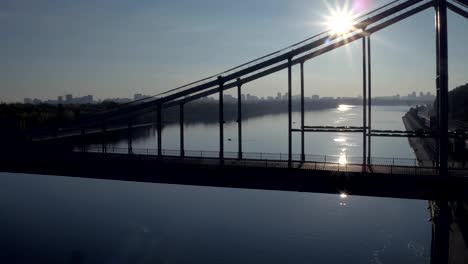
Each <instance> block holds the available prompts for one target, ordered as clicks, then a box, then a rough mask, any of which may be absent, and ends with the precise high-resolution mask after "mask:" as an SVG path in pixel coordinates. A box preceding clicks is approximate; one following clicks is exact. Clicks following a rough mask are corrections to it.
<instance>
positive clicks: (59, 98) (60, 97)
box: [57, 96, 63, 104]
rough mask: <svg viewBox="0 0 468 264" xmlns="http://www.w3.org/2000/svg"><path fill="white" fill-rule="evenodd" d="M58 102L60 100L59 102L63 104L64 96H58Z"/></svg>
mask: <svg viewBox="0 0 468 264" xmlns="http://www.w3.org/2000/svg"><path fill="white" fill-rule="evenodd" d="M57 102H58V103H59V104H63V96H58V97H57Z"/></svg>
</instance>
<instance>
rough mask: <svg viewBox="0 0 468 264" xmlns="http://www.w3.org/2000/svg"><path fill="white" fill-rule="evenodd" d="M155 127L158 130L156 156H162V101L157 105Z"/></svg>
mask: <svg viewBox="0 0 468 264" xmlns="http://www.w3.org/2000/svg"><path fill="white" fill-rule="evenodd" d="M156 122H157V123H156V129H157V132H158V136H157V137H158V158H161V157H162V139H161V138H162V103H158V105H157V120H156Z"/></svg>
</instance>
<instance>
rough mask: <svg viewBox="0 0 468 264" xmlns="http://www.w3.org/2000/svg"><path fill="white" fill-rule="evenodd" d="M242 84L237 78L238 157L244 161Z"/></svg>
mask: <svg viewBox="0 0 468 264" xmlns="http://www.w3.org/2000/svg"><path fill="white" fill-rule="evenodd" d="M241 87H242V82H241V79H240V78H237V140H238V142H237V144H238V154H237V157H238V158H239V159H242V93H241Z"/></svg>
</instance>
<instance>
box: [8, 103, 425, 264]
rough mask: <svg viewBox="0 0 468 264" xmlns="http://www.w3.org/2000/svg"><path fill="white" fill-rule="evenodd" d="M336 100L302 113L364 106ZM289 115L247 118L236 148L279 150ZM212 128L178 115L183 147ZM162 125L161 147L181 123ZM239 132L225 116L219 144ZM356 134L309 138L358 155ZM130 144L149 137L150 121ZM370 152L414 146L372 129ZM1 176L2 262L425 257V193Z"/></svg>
mask: <svg viewBox="0 0 468 264" xmlns="http://www.w3.org/2000/svg"><path fill="white" fill-rule="evenodd" d="M344 108H346V109H344ZM344 108H340V109H333V110H324V111H316V112H308V113H307V114H306V119H307V121H306V124H307V125H359V124H358V122H359V121H361V120H362V114H361V109H360V108H359V107H344ZM407 109H408V107H375V109H374V112H373V117H374V118H375V119H374V122H373V125H374V127H375V128H382V129H384V128H392V129H403V124H402V123H401V117H402V115H403V114H404V113H405V112H406V111H407ZM286 118H287V116H286V115H276V116H264V117H259V118H254V119H249V120H247V121H245V122H244V138H245V144H244V149H245V151H247V152H248V151H255V152H259V151H262V152H280V151H281V152H286V150H287V138H286V134H287V132H286V129H285V128H286V124H287V123H286V122H287V121H286V120H287V119H286ZM294 119H295V122H296V125H298V124H299V116H298V115H296V114H294ZM331 123H333V124H331ZM216 127H217V126H216V125H211V124H195V125H187V127H186V132H187V134H186V148H187V149H195V150H198V149H204V150H217V147H218V146H217V142H218V137H217V136H218V134H217V130H215V129H214V128H216ZM163 134H164V139H163V142H164V147H165V148H169V149H177V148H178V141H177V140H178V137H179V134H178V127H177V126H172V125H170V126H166V127H165V129H164V133H163ZM236 135H237V126H236V124H235V123H228V124H226V138H231V141H227V142H226V148H227V151H236V150H237V149H236V147H237V142H236V141H235V140H236V139H235V138H236ZM296 137H297V138H296V141H295V146H294V148H295V150H299V141H298V139H299V135H296ZM361 137H362V135H360V134H341V133H335V134H323V133H322V134H317V135H315V134H314V135H312V134H307V135H306V138H307V142H306V149H307V152H308V153H309V154H321V155H323V154H327V155H340V154H341V153H346V155H349V156H360V154H361V152H362V150H361V147H362V145H361V144H362V138H361ZM134 144H135V145H136V146H135V147H140V148H154V147H155V139H154V133H153V131H151V130H150V131H148V132H145V134H144V136H141V135H140V136H138V137H137V138H135V140H134ZM115 145H116V146H126V142H125V141H122V142H116V143H115ZM373 155H375V156H385V157H391V156H399V157H407V158H413V157H414V154H413V152H412V150H411V148H410V147H409V146H408V143H407V140H406V139H391V140H382V139H375V140H373ZM0 177H1V178H0V182H1V185H0V186H1V187H0V209H1V210H0V263H263V262H265V263H429V255H430V242H431V233H430V223H429V222H428V221H427V219H428V212H427V209H426V207H427V202H426V201H418V200H404V199H389V198H372V197H358V196H348V197H347V198H340V197H339V195H331V194H330V195H328V194H311V193H296V192H278V191H259V190H242V189H227V188H208V187H193V186H177V185H164V184H148V183H132V182H118V181H104V180H91V179H78V178H68V177H57V176H38V175H24V174H10V173H1V174H0Z"/></svg>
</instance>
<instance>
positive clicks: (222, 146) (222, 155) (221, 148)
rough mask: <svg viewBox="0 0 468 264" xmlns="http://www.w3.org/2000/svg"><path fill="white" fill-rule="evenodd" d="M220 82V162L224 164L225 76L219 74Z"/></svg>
mask: <svg viewBox="0 0 468 264" xmlns="http://www.w3.org/2000/svg"><path fill="white" fill-rule="evenodd" d="M218 83H219V163H220V165H224V100H223V99H224V98H223V96H224V93H223V92H224V91H223V90H224V82H223V77H221V76H218Z"/></svg>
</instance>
